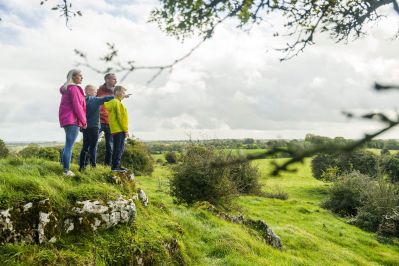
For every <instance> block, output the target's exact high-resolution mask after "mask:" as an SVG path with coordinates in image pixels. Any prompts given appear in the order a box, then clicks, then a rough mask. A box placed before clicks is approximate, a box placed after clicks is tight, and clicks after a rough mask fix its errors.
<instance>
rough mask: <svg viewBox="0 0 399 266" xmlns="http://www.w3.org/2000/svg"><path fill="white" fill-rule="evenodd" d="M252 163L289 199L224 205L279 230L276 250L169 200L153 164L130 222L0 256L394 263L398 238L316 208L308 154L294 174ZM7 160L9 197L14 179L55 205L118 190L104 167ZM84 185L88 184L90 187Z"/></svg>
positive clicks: (321, 194)
mask: <svg viewBox="0 0 399 266" xmlns="http://www.w3.org/2000/svg"><path fill="white" fill-rule="evenodd" d="M280 162H281V161H280ZM10 163H11V164H10ZM254 163H255V164H257V165H258V166H259V168H260V170H261V173H262V176H261V183H262V185H263V190H264V191H269V192H270V191H271V192H273V191H274V190H276V189H277V188H278V189H279V190H283V191H284V192H286V193H288V195H289V198H288V200H278V199H270V198H265V197H259V196H241V197H240V198H238V199H236V200H235V201H234V204H233V206H232V208H231V209H230V210H229V211H228V212H230V213H231V214H237V213H242V214H244V216H246V217H247V218H252V219H262V220H264V221H265V222H266V223H267V224H269V225H270V226H271V228H272V229H273V230H274V231H275V232H276V233H277V234H278V235H279V236H280V237H281V240H282V242H283V245H284V248H283V250H281V251H280V250H277V249H274V248H272V247H271V246H268V245H266V244H265V243H264V242H263V241H262V240H261V238H260V236H259V234H258V233H257V232H255V231H253V230H251V229H248V228H247V227H245V226H243V225H239V224H233V223H230V222H227V221H224V220H221V219H219V218H218V217H216V216H215V215H213V214H211V213H210V212H208V211H206V210H204V209H202V208H201V206H200V205H196V206H192V207H188V206H185V205H176V204H174V202H173V199H172V198H171V197H170V196H169V194H168V191H169V185H168V177H169V176H170V170H169V168H168V166H160V165H157V166H156V168H155V171H154V173H153V175H152V176H151V177H150V176H139V177H137V186H138V187H141V188H143V189H144V190H145V192H146V193H147V195H148V196H149V199H150V205H149V207H147V208H144V207H142V206H140V205H139V204H137V207H138V210H137V219H136V221H135V222H134V224H133V225H128V226H127V225H125V226H119V227H117V228H114V229H112V230H109V231H103V232H97V233H96V234H95V235H93V234H88V235H82V236H77V237H68V238H63V239H61V241H60V242H58V243H56V244H48V245H43V246H36V245H23V244H16V245H12V244H9V245H5V246H1V247H0V261H2V262H4V263H6V264H11V265H12V264H16V265H29V264H36V265H43V264H50V265H55V264H58V265H67V264H68V263H69V264H72V265H79V264H80V265H87V264H89V263H92V262H93V261H94V259H95V260H96V263H97V265H110V264H114V265H127V264H128V262H129V258H130V257H131V254H140V256H141V257H144V258H145V260H146V261H147V262H149V263H153V265H179V264H187V265H399V259H398V258H399V240H398V239H393V243H392V244H382V243H380V242H378V241H377V240H376V235H375V234H373V233H368V232H365V231H362V230H361V229H359V228H357V227H355V226H352V225H349V224H347V223H346V221H345V219H343V218H340V217H338V216H336V215H334V214H332V213H331V212H329V211H327V210H324V209H322V208H321V207H320V204H321V203H322V202H323V200H325V198H326V196H327V195H326V193H327V189H328V186H329V185H328V184H326V183H323V182H321V181H318V180H316V179H314V178H313V177H312V175H311V171H310V161H309V160H307V161H306V162H305V164H304V165H298V167H299V171H298V172H297V173H289V174H287V173H284V174H282V176H280V177H272V176H270V175H269V173H270V171H271V169H272V166H271V161H270V160H257V161H255V162H254ZM14 164H15V165H14V166H12V162H11V161H10V159H7V160H0V169H1V170H0V178H1V181H2V182H0V189H1V193H3V189H5V188H7V189H9V188H13V192H10V193H9V195H11V196H10V197H9V198H7V199H8V200H9V201H11V200H23V199H24V197H22V196H21V195H19V194H18V193H16V192H17V191H18V190H20V189H22V190H23V188H22V187H23V186H21V185H19V186H18V185H15V184H16V183H18V182H17V181H16V179H18V178H19V179H20V180H21V181H20V182H21V184H25V183H29V182H33V185H32V187H33V188H38V189H39V191H40V193H39V192H37V191H36V192H32V193H31V192H29V191H31V190H29V191H28V194H29V197H30V196H31V195H41V193H47V194H46V195H49V196H50V197H53V198H54V199H55V200H56V201H57V202H59V204H66V202H68V199H64V198H65V196H66V195H70V194H71V193H72V194H73V195H76V194H78V195H81V192H79V193H77V191H79V189H80V190H82V191H86V192H87V193H88V194H87V195H86V196H90V195H91V196H93V195H96V194H95V193H96V191H97V190H98V191H100V192H99V195H101V197H103V196H105V195H103V194H102V192H101V191H103V192H104V191H110V192H112V191H115V192H117V193H119V192H124V191H121V188H118V187H117V186H113V185H110V184H108V183H106V184H103V183H104V182H103V181H104V179H103V178H104V177H102V174H104V175H106V171H107V170H106V169H97V170H96V171H94V172H92V173H90V172H89V173H85V174H83V175H81V176H80V180H75V181H71V180H65V179H64V178H63V177H62V176H60V173H61V169H58V167H59V166H58V165H57V164H56V163H51V162H46V161H41V160H32V161H29V160H26V161H23V164H22V165H21V164H20V163H14ZM74 167H76V166H74ZM4 169H6V170H4ZM10 176H11V177H10ZM5 178H8V179H5ZM43 179H44V180H45V181H44V180H43ZM3 180H5V181H3ZM91 185H93V186H95V189H93V190H90V189H89V187H90V186H91ZM43 186H45V187H43ZM97 186H98V187H97ZM32 191H35V190H32ZM14 192H15V193H14ZM25 192H27V191H26V190H25ZM91 193H93V194H91ZM1 195H3V194H1ZM110 195H112V193H110ZM110 195H108V196H110ZM173 239H176V240H177V241H178V247H179V248H178V250H179V251H178V252H176V253H171V252H170V251H169V250H168V249H167V248H166V244H165V243H169V242H171V241H173Z"/></svg>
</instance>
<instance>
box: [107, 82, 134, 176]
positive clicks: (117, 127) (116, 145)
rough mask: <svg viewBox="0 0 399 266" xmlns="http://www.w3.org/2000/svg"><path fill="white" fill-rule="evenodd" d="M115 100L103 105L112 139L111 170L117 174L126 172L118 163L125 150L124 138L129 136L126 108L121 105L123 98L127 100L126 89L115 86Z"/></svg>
mask: <svg viewBox="0 0 399 266" xmlns="http://www.w3.org/2000/svg"><path fill="white" fill-rule="evenodd" d="M114 95H115V98H114V99H113V100H111V101H109V102H106V103H104V107H105V109H107V111H108V122H109V127H110V130H111V134H112V139H113V151H112V165H111V167H112V170H113V171H117V172H123V171H126V169H125V168H123V167H121V165H120V162H121V158H122V154H123V150H124V148H125V138H127V137H128V136H129V133H128V132H129V128H128V114H127V110H126V107H125V106H124V105H123V104H122V100H123V98H127V97H128V95H126V89H125V88H124V87H122V86H116V87H115V89H114Z"/></svg>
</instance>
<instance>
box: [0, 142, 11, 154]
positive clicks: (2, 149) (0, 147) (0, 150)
mask: <svg viewBox="0 0 399 266" xmlns="http://www.w3.org/2000/svg"><path fill="white" fill-rule="evenodd" d="M8 154H9V150H8V149H7V147H6V144H5V143H4V141H3V140H1V139H0V158H5V157H7V156H8Z"/></svg>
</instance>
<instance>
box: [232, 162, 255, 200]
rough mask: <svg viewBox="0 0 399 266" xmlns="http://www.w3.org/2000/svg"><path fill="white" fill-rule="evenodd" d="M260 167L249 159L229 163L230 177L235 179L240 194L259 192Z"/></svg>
mask: <svg viewBox="0 0 399 266" xmlns="http://www.w3.org/2000/svg"><path fill="white" fill-rule="evenodd" d="M234 159H236V157H235V156H231V155H230V158H228V159H227V160H228V161H231V160H234ZM259 177H260V173H259V169H258V168H257V167H255V166H253V165H252V164H251V162H249V161H242V162H237V163H231V164H229V178H230V179H231V180H232V181H233V183H234V185H235V187H236V189H237V191H238V192H239V193H240V194H259V193H260V192H261V191H260V184H259V181H258V180H259Z"/></svg>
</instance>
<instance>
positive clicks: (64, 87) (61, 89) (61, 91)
mask: <svg viewBox="0 0 399 266" xmlns="http://www.w3.org/2000/svg"><path fill="white" fill-rule="evenodd" d="M66 91H67V88H66V86H65V85H62V86H61V87H60V93H61V94H64V93H65V92H66Z"/></svg>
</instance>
